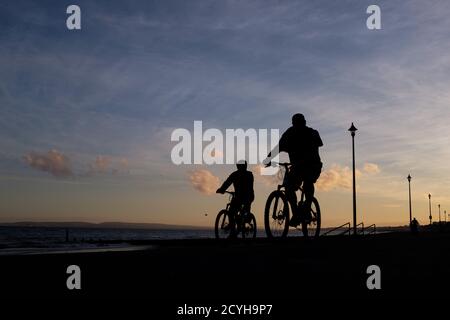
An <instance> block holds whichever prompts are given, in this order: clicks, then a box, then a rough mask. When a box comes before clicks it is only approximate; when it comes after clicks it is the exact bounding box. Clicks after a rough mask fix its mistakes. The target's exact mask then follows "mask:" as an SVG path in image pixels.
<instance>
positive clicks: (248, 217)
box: [244, 212, 252, 223]
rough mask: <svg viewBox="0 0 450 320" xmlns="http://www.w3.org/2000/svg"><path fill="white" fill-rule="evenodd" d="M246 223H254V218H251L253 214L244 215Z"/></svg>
mask: <svg viewBox="0 0 450 320" xmlns="http://www.w3.org/2000/svg"><path fill="white" fill-rule="evenodd" d="M244 222H245V223H250V222H252V216H251V214H250V213H248V212H247V213H244Z"/></svg>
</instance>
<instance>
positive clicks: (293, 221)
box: [289, 214, 301, 228]
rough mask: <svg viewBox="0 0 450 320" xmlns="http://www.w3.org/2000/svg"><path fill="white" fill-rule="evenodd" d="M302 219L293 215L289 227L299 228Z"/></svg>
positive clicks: (297, 215)
mask: <svg viewBox="0 0 450 320" xmlns="http://www.w3.org/2000/svg"><path fill="white" fill-rule="evenodd" d="M300 222H301V221H300V217H299V214H294V215H292V218H291V219H290V220H289V226H291V227H294V228H295V227H297V226H298V225H299V224H300Z"/></svg>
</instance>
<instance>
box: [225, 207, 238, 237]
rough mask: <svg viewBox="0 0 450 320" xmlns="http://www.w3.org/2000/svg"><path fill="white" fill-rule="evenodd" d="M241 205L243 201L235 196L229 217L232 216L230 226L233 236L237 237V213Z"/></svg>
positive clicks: (229, 210)
mask: <svg viewBox="0 0 450 320" xmlns="http://www.w3.org/2000/svg"><path fill="white" fill-rule="evenodd" d="M240 207H241V203H240V202H239V201H237V200H236V198H233V199H232V200H231V203H230V208H229V209H228V213H229V217H230V226H231V234H230V236H231V237H236V214H237V212H238V211H239V208H240Z"/></svg>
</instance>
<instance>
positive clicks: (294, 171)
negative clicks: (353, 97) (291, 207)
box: [264, 113, 323, 227]
mask: <svg viewBox="0 0 450 320" xmlns="http://www.w3.org/2000/svg"><path fill="white" fill-rule="evenodd" d="M322 146H323V142H322V139H321V138H320V135H319V133H318V132H317V131H316V130H314V129H312V128H310V127H307V126H306V120H305V117H304V116H303V114H301V113H297V114H294V116H293V117H292V127H290V128H289V129H287V130H286V132H285V133H283V135H282V136H281V138H280V142H279V144H278V152H287V153H288V154H289V159H290V162H291V164H292V167H291V169H290V170H289V172H288V173H287V174H288V176H287V183H288V185H287V188H286V195H287V197H288V200H289V201H290V202H291V203H292V204H295V207H296V204H297V196H296V194H295V191H297V190H298V188H299V187H300V186H301V184H302V182H303V191H304V193H305V202H304V204H303V205H304V207H302V208H299V211H300V212H296V213H295V214H294V215H293V217H292V219H291V221H290V222H289V224H290V225H291V226H294V227H295V226H297V225H299V224H300V223H301V222H302V219H305V220H306V221H307V222H308V221H309V220H310V219H311V212H310V208H311V203H312V199H313V198H314V183H316V181H317V179H319V176H320V173H321V171H322V161H321V160H320V155H319V147H322ZM274 150H276V148H275V149H274ZM274 150H272V151H271V152H270V153H269V154H268V156H267V159H266V160H264V163H266V164H267V165H270V161H271V160H272V159H273V158H274V157H275V156H276V154H274Z"/></svg>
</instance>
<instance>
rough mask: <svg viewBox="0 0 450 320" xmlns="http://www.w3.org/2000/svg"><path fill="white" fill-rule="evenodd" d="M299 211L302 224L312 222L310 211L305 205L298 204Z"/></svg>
mask: <svg viewBox="0 0 450 320" xmlns="http://www.w3.org/2000/svg"><path fill="white" fill-rule="evenodd" d="M299 211H300V216H301V219H302V222H304V223H310V222H311V221H312V215H311V210H310V208H307V207H306V206H305V203H301V204H300V203H299Z"/></svg>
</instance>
